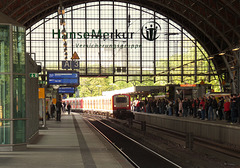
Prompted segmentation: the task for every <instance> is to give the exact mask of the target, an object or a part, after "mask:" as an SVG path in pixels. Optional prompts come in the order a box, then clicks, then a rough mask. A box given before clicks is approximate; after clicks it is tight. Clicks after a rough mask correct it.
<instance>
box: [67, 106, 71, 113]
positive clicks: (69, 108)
mask: <svg viewBox="0 0 240 168" xmlns="http://www.w3.org/2000/svg"><path fill="white" fill-rule="evenodd" d="M67 111H68V115H70V112H71V105H70V103H68V105H67Z"/></svg>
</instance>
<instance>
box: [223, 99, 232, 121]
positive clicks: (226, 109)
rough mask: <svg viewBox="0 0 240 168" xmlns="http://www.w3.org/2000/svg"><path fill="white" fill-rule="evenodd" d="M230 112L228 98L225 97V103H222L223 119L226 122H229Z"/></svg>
mask: <svg viewBox="0 0 240 168" xmlns="http://www.w3.org/2000/svg"><path fill="white" fill-rule="evenodd" d="M230 110H231V109H230V100H229V98H228V97H226V102H225V103H224V118H225V120H227V121H228V122H230V121H231V118H230V114H231V111H230Z"/></svg>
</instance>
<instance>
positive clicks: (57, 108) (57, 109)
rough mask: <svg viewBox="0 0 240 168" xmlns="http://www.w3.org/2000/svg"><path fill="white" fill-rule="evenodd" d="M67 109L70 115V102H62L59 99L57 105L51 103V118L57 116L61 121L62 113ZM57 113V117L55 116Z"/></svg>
mask: <svg viewBox="0 0 240 168" xmlns="http://www.w3.org/2000/svg"><path fill="white" fill-rule="evenodd" d="M66 110H67V112H68V115H70V112H71V105H70V104H69V103H68V104H67V105H66V103H65V102H63V103H62V102H61V100H59V101H57V103H56V105H54V104H53V102H52V104H51V105H50V116H49V118H56V120H57V121H61V113H62V112H65V111H66ZM55 114H56V117H55Z"/></svg>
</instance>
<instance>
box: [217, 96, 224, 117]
mask: <svg viewBox="0 0 240 168" xmlns="http://www.w3.org/2000/svg"><path fill="white" fill-rule="evenodd" d="M223 105H224V99H223V97H220V100H219V102H218V117H219V120H222V119H223V110H224V106H223Z"/></svg>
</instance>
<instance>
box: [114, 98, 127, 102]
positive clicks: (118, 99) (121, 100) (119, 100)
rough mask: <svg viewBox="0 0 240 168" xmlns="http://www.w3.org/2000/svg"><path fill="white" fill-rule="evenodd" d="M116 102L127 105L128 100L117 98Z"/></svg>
mask: <svg viewBox="0 0 240 168" xmlns="http://www.w3.org/2000/svg"><path fill="white" fill-rule="evenodd" d="M116 102H117V103H127V98H126V97H116Z"/></svg>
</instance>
